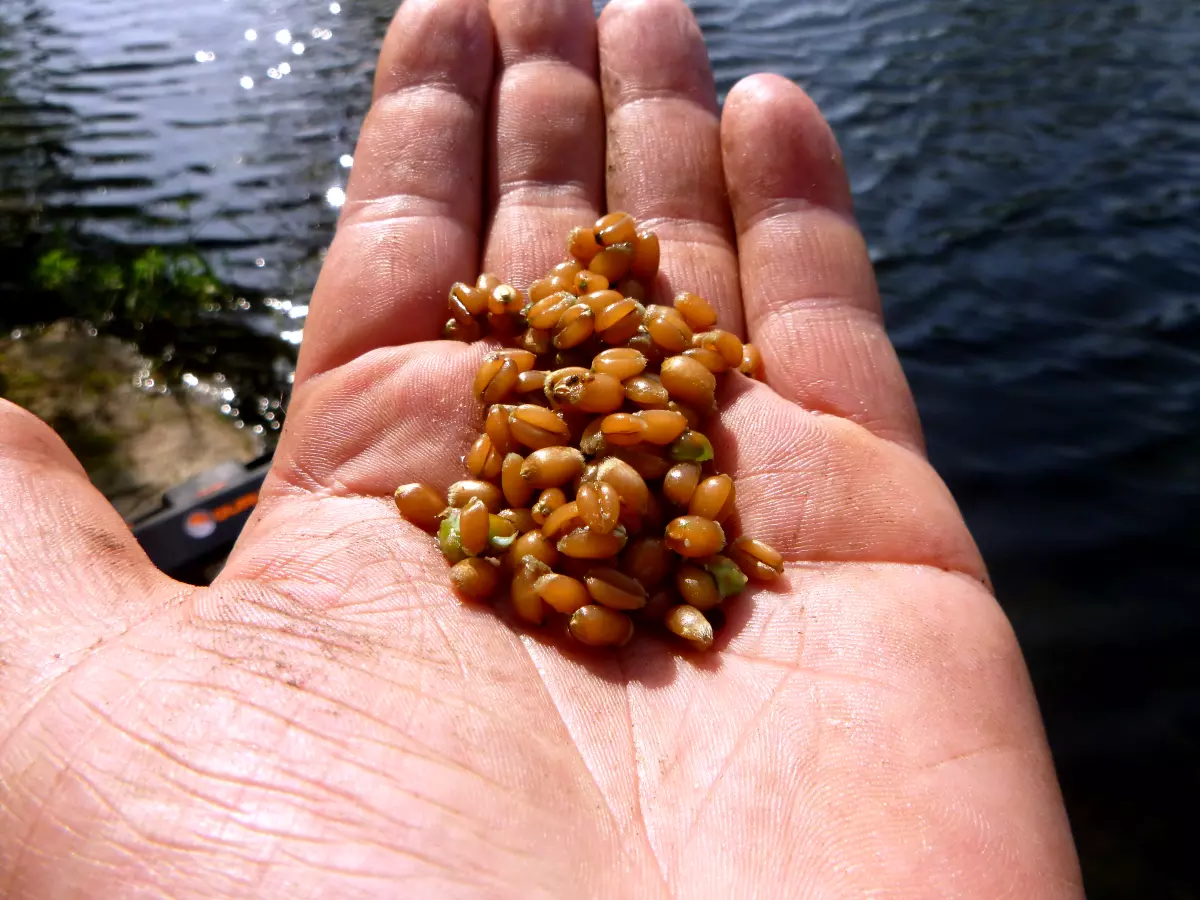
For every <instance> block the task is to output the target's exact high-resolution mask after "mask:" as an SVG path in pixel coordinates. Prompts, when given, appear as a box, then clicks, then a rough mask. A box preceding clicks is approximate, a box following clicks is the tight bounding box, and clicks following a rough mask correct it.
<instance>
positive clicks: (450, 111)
mask: <svg viewBox="0 0 1200 900" xmlns="http://www.w3.org/2000/svg"><path fill="white" fill-rule="evenodd" d="M492 42H493V36H492V23H491V16H490V14H489V13H488V9H487V5H486V3H485V2H484V0H406V2H405V3H404V4H403V5H402V6H401V7H400V10H399V12H397V13H396V18H395V19H394V20H393V22H392V27H391V28H390V29H389V31H388V35H387V38H386V39H385V40H384V45H383V50H382V52H381V54H380V58H379V68H378V73H377V77H376V85H375V98H374V100H373V102H372V105H371V109H370V111H369V112H368V113H367V118H366V121H365V122H364V124H363V130H362V136H361V137H360V139H359V143H358V148H357V150H356V151H355V159H354V170H353V174H352V175H351V178H350V183H349V185H348V186H347V197H346V204H345V207H344V208H343V210H342V217H341V221H340V222H339V224H338V232H337V236H336V237H335V239H334V242H333V246H332V247H331V248H330V250H329V255H328V257H327V258H326V260H325V265H324V267H323V268H322V271H321V277H320V279H319V281H318V283H317V287H316V290H315V292H314V294H313V300H312V309H311V312H310V314H309V317H308V322H307V326H306V328H305V335H304V345H303V349H302V351H301V353H300V360H299V363H298V366H297V371H296V384H297V386H299V385H300V384H301V383H302V382H303V381H304V379H306V378H310V377H312V376H313V375H314V374H317V373H319V372H324V371H327V370H329V369H332V368H335V367H337V366H340V365H342V364H344V363H346V362H349V361H351V360H353V359H355V358H357V357H359V356H361V355H362V354H364V353H367V352H368V351H371V350H374V349H377V348H379V347H385V346H391V345H396V344H404V343H408V342H410V341H419V340H429V339H432V338H436V337H437V336H438V334H439V332H440V328H441V324H442V322H444V320H445V318H446V296H445V295H446V290H447V288H448V287H449V285H450V284H451V283H452V282H454V281H455V280H463V281H473V280H474V279H475V276H476V275H477V274H478V268H479V247H480V239H479V231H480V220H481V215H482V214H481V205H482V201H483V196H482V192H483V136H484V128H485V126H486V120H487V98H488V95H489V93H490V91H491V85H492Z"/></svg>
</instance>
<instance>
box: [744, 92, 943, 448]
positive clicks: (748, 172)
mask: <svg viewBox="0 0 1200 900" xmlns="http://www.w3.org/2000/svg"><path fill="white" fill-rule="evenodd" d="M721 139H722V145H723V148H724V154H725V173H726V179H727V181H728V184H729V197H730V202H731V203H732V205H733V216H734V221H735V223H736V226H737V235H738V255H739V259H740V263H741V273H742V276H741V277H742V293H743V298H744V302H745V308H746V318H747V325H748V330H749V335H750V339H751V340H752V341H754V343H755V344H757V345H758V346H759V348H760V349H761V350H762V354H763V362H764V366H765V369H766V377H767V381H768V383H769V384H770V385H771V386H772V387H773V388H775V390H776V391H778V392H779V393H780V394H782V395H783V396H784V397H787V398H788V399H790V400H794V401H795V402H797V403H799V404H800V405H801V406H804V407H806V408H808V409H814V410H820V411H823V412H829V413H833V414H836V415H839V416H843V417H845V418H848V419H851V420H853V421H855V422H858V423H859V424H861V425H864V426H865V427H867V428H869V429H870V430H872V431H874V432H875V433H876V434H879V435H882V436H884V437H887V438H890V439H892V440H896V441H899V442H900V443H902V444H905V445H906V446H909V447H912V448H915V449H920V448H921V446H922V442H921V430H920V424H919V422H918V421H917V414H916V409H915V407H914V405H913V401H912V395H911V394H910V393H909V390H908V384H907V382H906V381H905V378H904V373H903V372H902V371H901V369H900V363H899V361H898V360H897V358H896V352H895V350H894V349H893V347H892V344H891V341H889V340H888V336H887V332H886V331H885V330H884V325H883V319H882V315H881V313H880V306H879V294H878V291H877V289H876V286H875V276H874V273H873V271H872V269H871V261H870V258H869V257H868V255H867V249H866V244H865V243H864V241H863V238H862V234H861V233H860V232H859V230H858V226H857V225H856V224H855V222H854V216H853V212H852V209H851V200H850V189H849V185H848V183H847V180H846V173H845V169H844V167H843V165H842V157H841V153H840V152H839V150H838V147H837V143H836V141H835V140H834V137H833V134H832V133H831V132H830V130H829V126H828V125H826V123H825V120H824V119H823V118H822V117H821V114H820V112H819V111H818V110H817V108H816V106H815V105H814V104H813V102H812V100H810V99H809V98H808V96H807V95H806V94H805V93H804V92H803V91H802V90H800V88H798V87H796V86H795V85H793V84H792V83H791V82H789V81H787V80H785V79H783V78H779V77H777V76H773V75H755V76H752V77H750V78H747V79H745V80H743V81H742V82H740V83H739V84H738V85H737V86H735V87H734V89H733V90H732V91H731V92H730V94H729V97H728V99H727V100H726V102H725V114H724V119H723V120H722V125H721Z"/></svg>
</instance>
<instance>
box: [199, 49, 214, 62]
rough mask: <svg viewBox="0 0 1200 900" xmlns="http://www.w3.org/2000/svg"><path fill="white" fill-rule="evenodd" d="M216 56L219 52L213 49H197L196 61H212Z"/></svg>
mask: <svg viewBox="0 0 1200 900" xmlns="http://www.w3.org/2000/svg"><path fill="white" fill-rule="evenodd" d="M216 58H217V54H215V53H213V52H212V51H211V50H197V51H196V62H198V63H210V62H212V61H213V60H214V59H216Z"/></svg>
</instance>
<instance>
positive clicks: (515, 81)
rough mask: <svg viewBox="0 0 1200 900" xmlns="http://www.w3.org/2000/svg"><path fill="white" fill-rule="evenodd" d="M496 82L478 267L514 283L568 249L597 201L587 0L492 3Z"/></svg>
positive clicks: (600, 136)
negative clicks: (489, 213)
mask: <svg viewBox="0 0 1200 900" xmlns="http://www.w3.org/2000/svg"><path fill="white" fill-rule="evenodd" d="M491 10H492V19H493V21H494V22H495V25H496V44H497V47H498V49H499V53H500V71H499V75H498V77H497V82H496V98H495V136H494V141H493V144H492V153H493V156H492V162H491V171H492V187H491V198H492V203H493V206H494V209H495V213H494V215H493V218H492V222H491V228H490V231H489V235H488V240H487V247H486V249H485V253H484V268H485V269H486V270H488V271H494V272H496V273H498V274H500V275H501V277H503V278H505V279H507V280H509V281H512V282H513V283H515V284H517V285H520V286H522V287H524V286H526V285H528V284H529V282H530V281H532V280H534V279H535V278H540V277H541V276H542V275H544V274H545V272H546V270H547V269H549V268H550V266H552V265H553V264H554V263H557V262H560V261H561V260H562V259H563V258H564V257H565V256H566V235H567V232H568V231H569V230H570V229H571V228H572V227H574V226H576V225H590V224H591V222H592V221H593V220H594V219H595V218H596V217H597V215H598V214H599V206H600V203H601V202H602V200H603V183H604V182H603V178H604V116H603V112H602V110H601V106H600V88H599V85H598V83H597V81H596V18H595V15H594V14H593V12H592V5H591V3H590V2H588V0H495V2H493V3H492V6H491Z"/></svg>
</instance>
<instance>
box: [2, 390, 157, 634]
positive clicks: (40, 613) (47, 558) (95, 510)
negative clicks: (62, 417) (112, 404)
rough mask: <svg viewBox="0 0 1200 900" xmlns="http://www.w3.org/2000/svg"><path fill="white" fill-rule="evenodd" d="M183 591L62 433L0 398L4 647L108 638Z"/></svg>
mask: <svg viewBox="0 0 1200 900" xmlns="http://www.w3.org/2000/svg"><path fill="white" fill-rule="evenodd" d="M179 590H180V586H179V585H178V584H177V583H176V582H174V581H173V580H172V579H170V578H168V577H167V576H166V575H164V574H163V573H162V572H160V571H159V570H158V569H157V568H155V567H154V565H153V564H152V563H151V562H150V560H149V559H148V558H147V557H146V554H145V553H143V552H142V549H141V547H140V546H139V545H138V543H137V541H136V540H135V539H134V537H133V534H132V532H131V531H130V530H129V528H128V527H127V526H126V524H125V522H124V521H123V520H122V519H121V517H120V515H119V514H118V513H117V511H116V510H115V509H113V507H112V506H111V505H110V504H109V502H108V501H107V500H105V499H104V497H103V495H101V494H100V492H99V491H97V490H96V489H95V488H94V487H93V486H92V484H91V482H90V481H89V480H88V477H87V474H86V473H85V472H84V470H83V467H82V466H81V465H80V464H79V461H78V460H77V459H76V458H75V457H74V455H73V454H72V453H71V451H70V450H68V449H67V446H66V444H64V443H63V442H62V439H61V438H59V436H58V435H57V434H55V433H54V431H53V429H51V428H50V427H49V426H48V425H46V424H45V423H44V422H42V421H41V420H40V419H38V418H37V417H36V416H34V415H33V414H32V413H30V412H27V411H26V410H24V409H22V408H21V407H19V406H15V405H14V404H12V403H9V402H8V401H6V400H0V640H2V639H3V638H10V637H13V636H15V635H16V634H21V633H23V636H24V637H31V635H30V633H29V632H30V631H31V630H39V628H40V627H50V628H55V627H59V626H67V627H70V626H80V625H82V626H85V627H86V626H95V625H100V626H102V629H101V630H102V631H103V630H106V629H103V626H104V625H106V624H112V625H118V624H123V623H129V622H131V621H136V620H138V619H141V618H144V617H145V616H146V615H148V614H149V613H151V612H152V611H153V610H154V609H156V608H158V607H159V606H160V605H161V604H162V603H163V602H165V600H167V599H168V598H169V597H171V596H173V595H175V594H177V593H178V592H179ZM87 630H91V629H90V628H88V629H87Z"/></svg>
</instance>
